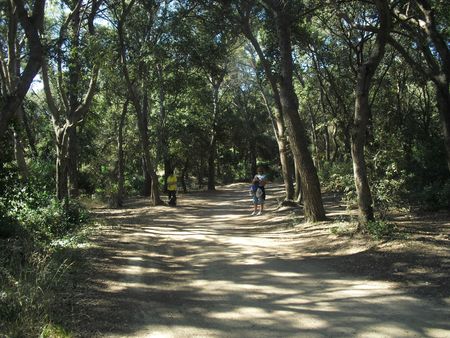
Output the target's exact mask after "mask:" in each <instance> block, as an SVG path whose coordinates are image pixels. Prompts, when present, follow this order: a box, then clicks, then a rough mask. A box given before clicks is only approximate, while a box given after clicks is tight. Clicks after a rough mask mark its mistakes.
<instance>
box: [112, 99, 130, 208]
mask: <svg viewBox="0 0 450 338" xmlns="http://www.w3.org/2000/svg"><path fill="white" fill-rule="evenodd" d="M128 104H129V101H128V100H126V101H125V103H124V105H123V109H122V114H121V115H120V118H119V125H118V128H117V197H116V201H115V202H116V207H117V208H120V207H122V206H123V198H124V195H125V188H124V183H125V173H124V172H125V164H124V155H123V129H124V125H125V118H126V115H127V112H128Z"/></svg>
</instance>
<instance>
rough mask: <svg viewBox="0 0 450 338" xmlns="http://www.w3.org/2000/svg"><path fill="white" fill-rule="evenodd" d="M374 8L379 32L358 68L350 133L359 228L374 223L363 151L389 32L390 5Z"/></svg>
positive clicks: (379, 4) (377, 0)
mask: <svg viewBox="0 0 450 338" xmlns="http://www.w3.org/2000/svg"><path fill="white" fill-rule="evenodd" d="M375 4H376V6H377V9H378V13H379V18H380V29H379V32H378V34H377V38H376V41H375V46H374V48H373V50H372V53H371V55H370V57H369V58H368V59H367V61H366V62H364V63H363V64H361V65H360V66H359V67H358V74H357V81H356V88H355V95H356V97H355V113H354V118H353V128H352V131H351V136H352V137H351V154H352V160H353V173H354V178H355V186H356V193H357V195H358V208H359V222H360V224H365V223H367V222H368V221H371V220H373V219H374V215H373V205H372V203H373V201H372V195H371V192H370V186H369V180H368V178H367V167H366V162H365V156H364V148H365V144H366V132H367V125H368V123H369V118H370V103H369V92H370V86H371V82H372V79H373V76H374V75H375V71H376V69H377V67H378V65H379V64H380V62H381V60H382V58H383V56H384V52H385V46H386V42H387V38H388V36H389V32H390V12H389V5H388V3H387V1H385V0H375Z"/></svg>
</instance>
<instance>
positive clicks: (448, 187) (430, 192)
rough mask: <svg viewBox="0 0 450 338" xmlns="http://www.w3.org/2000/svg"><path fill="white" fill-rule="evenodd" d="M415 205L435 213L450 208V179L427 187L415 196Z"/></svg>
mask: <svg viewBox="0 0 450 338" xmlns="http://www.w3.org/2000/svg"><path fill="white" fill-rule="evenodd" d="M414 198H415V203H417V204H419V205H420V206H421V207H422V208H423V209H425V210H429V211H435V210H439V209H449V208H450V179H448V180H446V181H444V182H442V181H437V182H434V183H432V184H429V185H426V186H425V187H424V188H423V190H422V191H421V192H418V193H416V194H414Z"/></svg>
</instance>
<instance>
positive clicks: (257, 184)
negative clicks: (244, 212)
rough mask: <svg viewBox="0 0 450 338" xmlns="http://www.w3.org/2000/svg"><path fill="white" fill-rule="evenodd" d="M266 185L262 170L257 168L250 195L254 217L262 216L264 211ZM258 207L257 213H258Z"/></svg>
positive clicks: (265, 176) (265, 177)
mask: <svg viewBox="0 0 450 338" xmlns="http://www.w3.org/2000/svg"><path fill="white" fill-rule="evenodd" d="M266 184H267V175H266V174H265V173H264V168H263V167H261V166H259V167H258V169H257V174H256V175H255V177H253V180H252V187H251V194H252V199H253V212H252V216H254V215H258V216H259V215H262V213H263V211H264V203H265V201H266V188H265V187H266ZM258 206H259V211H258Z"/></svg>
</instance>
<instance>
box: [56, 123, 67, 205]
mask: <svg viewBox="0 0 450 338" xmlns="http://www.w3.org/2000/svg"><path fill="white" fill-rule="evenodd" d="M67 129H68V127H67V125H66V126H64V127H62V128H59V127H56V126H55V134H56V197H57V198H58V200H60V201H67V200H68V199H69V189H68V149H67V148H68V135H67V134H68V131H67Z"/></svg>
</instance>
